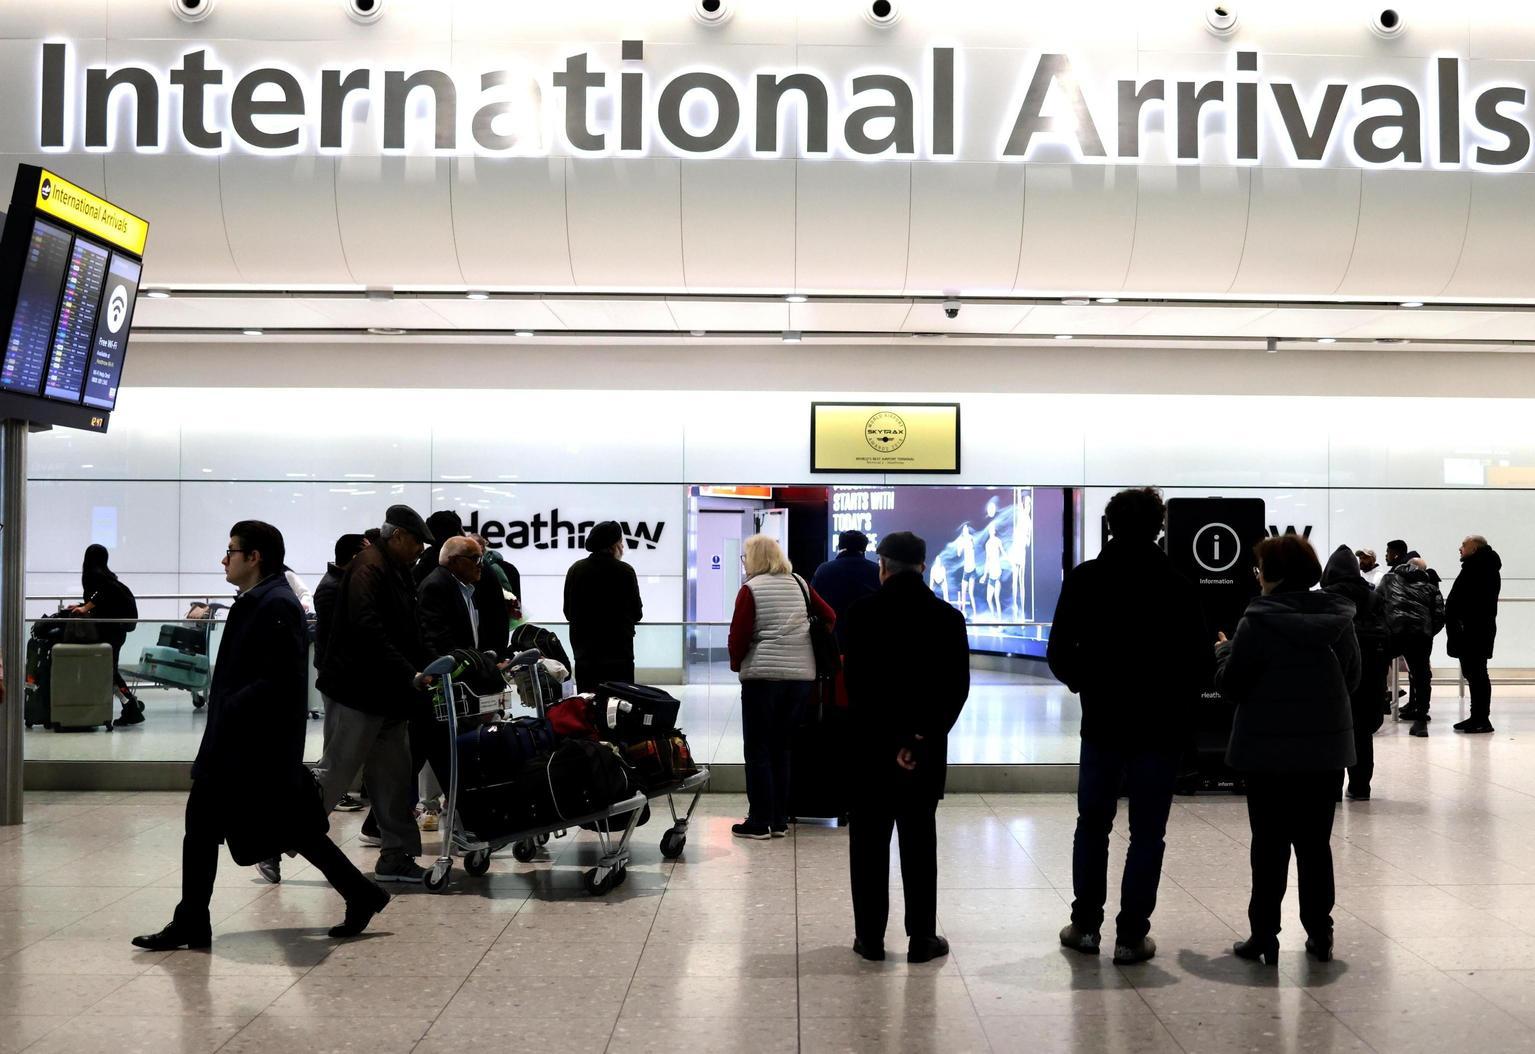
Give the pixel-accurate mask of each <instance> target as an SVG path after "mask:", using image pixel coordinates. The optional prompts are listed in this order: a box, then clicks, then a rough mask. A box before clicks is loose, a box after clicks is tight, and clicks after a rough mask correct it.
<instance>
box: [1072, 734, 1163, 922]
mask: <svg viewBox="0 0 1535 1054" xmlns="http://www.w3.org/2000/svg"><path fill="white" fill-rule="evenodd" d="M1177 777H1178V752H1177V751H1168V750H1132V749H1129V748H1125V747H1114V746H1109V745H1106V744H1101V743H1092V742H1089V741H1088V740H1085V739H1084V740H1083V741H1082V759H1081V765H1080V766H1079V767H1078V769H1077V832H1076V837H1075V838H1074V839H1073V841H1072V848H1071V885H1072V892H1073V894H1074V895H1075V899H1074V900H1073V901H1072V902H1071V921H1072V922H1074V923H1076V924H1077V926H1079V927H1081V928H1082V929H1085V930H1089V931H1091V932H1093V933H1097V932H1098V931H1099V929H1100V928H1101V927H1102V926H1103V903H1104V901H1105V900H1106V899H1107V897H1108V869H1109V832H1110V830H1112V829H1113V827H1114V813H1115V812H1116V811H1117V809H1118V806H1119V792H1120V788H1121V787H1123V788H1124V789H1125V792H1126V793H1127V794H1128V795H1129V798H1130V852H1129V855H1128V856H1127V858H1126V860H1125V874H1124V878H1123V880H1122V881H1121V883H1120V889H1119V917H1118V918H1117V919H1116V920H1115V927H1116V929H1117V932H1118V935H1119V943H1120V944H1133V943H1134V942H1136V941H1139V940H1140V939H1141V938H1143V937H1145V936H1146V934H1147V933H1149V932H1150V931H1151V913H1152V912H1153V911H1154V910H1156V906H1157V883H1158V881H1159V880H1160V879H1161V877H1162V855H1163V852H1164V850H1165V849H1166V847H1167V843H1166V841H1165V840H1164V838H1165V836H1166V834H1167V815H1168V813H1169V812H1170V811H1171V810H1172V806H1173V785H1174V783H1175V782H1176V781H1177Z"/></svg>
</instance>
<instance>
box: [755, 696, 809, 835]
mask: <svg viewBox="0 0 1535 1054" xmlns="http://www.w3.org/2000/svg"><path fill="white" fill-rule="evenodd" d="M814 684H815V682H813V681H755V680H753V681H742V682H741V745H742V750H743V753H744V754H745V755H746V801H747V813H746V820H747V822H748V823H753V824H761V825H762V826H764V827H787V826H788V824H789V746H790V743H791V741H792V738H793V734H794V726H795V723H796V721H797V720H798V718H799V715H800V713H801V711H802V710H803V709H804V707H805V705H806V704H807V703H808V702H809V701H810V691H811V688H812V687H813V686H814Z"/></svg>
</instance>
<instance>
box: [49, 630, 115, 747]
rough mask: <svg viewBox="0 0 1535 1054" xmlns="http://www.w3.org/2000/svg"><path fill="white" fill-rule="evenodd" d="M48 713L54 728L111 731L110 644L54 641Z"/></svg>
mask: <svg viewBox="0 0 1535 1054" xmlns="http://www.w3.org/2000/svg"><path fill="white" fill-rule="evenodd" d="M52 659H53V662H52V670H51V671H50V672H49V677H48V716H49V720H50V722H51V724H52V725H53V727H54V728H55V729H66V728H78V729H84V728H94V727H95V726H96V725H101V726H103V727H104V728H105V729H106V730H107V731H108V732H110V731H112V645H110V644H55V645H54V647H53V655H52Z"/></svg>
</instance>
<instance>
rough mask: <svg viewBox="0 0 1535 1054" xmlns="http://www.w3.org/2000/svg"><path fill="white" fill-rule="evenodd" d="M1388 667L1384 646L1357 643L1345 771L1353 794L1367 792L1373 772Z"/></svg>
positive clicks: (1389, 661)
mask: <svg viewBox="0 0 1535 1054" xmlns="http://www.w3.org/2000/svg"><path fill="white" fill-rule="evenodd" d="M1390 667H1391V657H1390V656H1389V655H1387V654H1386V649H1385V647H1384V646H1383V645H1379V644H1377V645H1366V644H1361V645H1360V648H1359V687H1358V688H1356V689H1354V693H1353V694H1352V695H1351V696H1350V697H1349V707H1350V709H1351V710H1353V712H1354V757H1355V761H1354V764H1353V765H1352V766H1350V768H1349V770H1348V788H1349V790H1351V791H1353V792H1354V793H1355V794H1369V793H1370V780H1371V779H1372V778H1373V777H1374V775H1375V733H1376V732H1378V731H1380V726H1381V724H1382V722H1384V721H1385V717H1386V715H1385V714H1383V713H1381V708H1380V693H1381V690H1382V685H1384V684H1385V683H1386V671H1387V670H1389V669H1390Z"/></svg>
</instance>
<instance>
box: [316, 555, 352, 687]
mask: <svg viewBox="0 0 1535 1054" xmlns="http://www.w3.org/2000/svg"><path fill="white" fill-rule="evenodd" d="M345 573H346V569H345V568H343V567H337V566H336V565H335V564H333V563H328V564H326V565H325V577H324V578H322V579H320V584H319V585H317V586H315V587H314V593H313V594H312V595H313V596H314V668H315V669H316V670H323V669H324V668H325V646H326V645H327V644H329V643H330V632H331V629H332V627H333V626H334V624H335V620H336V594H337V593H339V592H340V591H341V576H342V575H344V574H345Z"/></svg>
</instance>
